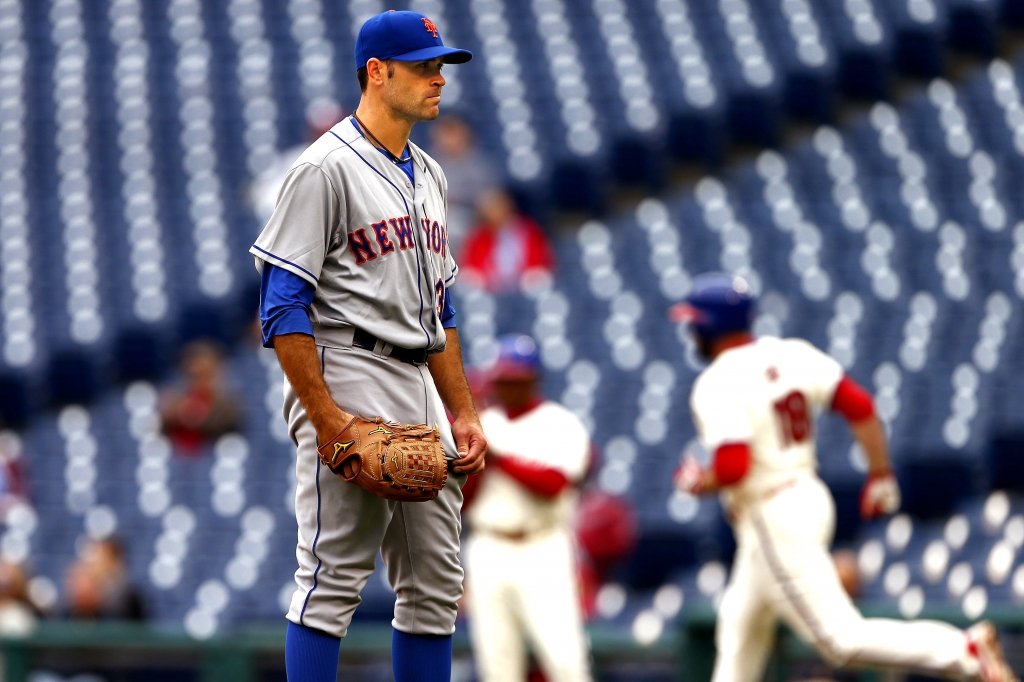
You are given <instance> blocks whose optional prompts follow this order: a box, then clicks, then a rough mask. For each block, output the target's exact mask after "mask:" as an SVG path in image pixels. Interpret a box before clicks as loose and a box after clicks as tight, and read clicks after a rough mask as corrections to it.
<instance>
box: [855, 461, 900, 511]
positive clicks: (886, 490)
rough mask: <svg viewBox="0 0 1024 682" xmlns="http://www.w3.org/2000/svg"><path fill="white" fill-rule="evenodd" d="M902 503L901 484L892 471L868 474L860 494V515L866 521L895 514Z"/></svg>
mask: <svg viewBox="0 0 1024 682" xmlns="http://www.w3.org/2000/svg"><path fill="white" fill-rule="evenodd" d="M900 502H901V497H900V484H899V483H898V482H897V481H896V477H895V476H894V475H893V473H892V471H881V472H877V473H872V474H868V480H867V481H866V482H865V483H864V489H863V490H861V493H860V515H861V516H862V517H863V518H864V519H873V518H876V517H878V516H883V515H886V514H895V513H896V512H898V511H899V509H900Z"/></svg>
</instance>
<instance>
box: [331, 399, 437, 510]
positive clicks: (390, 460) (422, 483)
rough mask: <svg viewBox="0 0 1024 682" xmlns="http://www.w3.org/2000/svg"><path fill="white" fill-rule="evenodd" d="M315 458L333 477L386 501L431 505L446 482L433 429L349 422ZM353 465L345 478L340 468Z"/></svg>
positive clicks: (370, 421) (377, 420)
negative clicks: (351, 462)
mask: <svg viewBox="0 0 1024 682" xmlns="http://www.w3.org/2000/svg"><path fill="white" fill-rule="evenodd" d="M317 452H318V453H319V454H320V461H321V462H323V463H324V466H326V467H327V468H328V469H330V470H331V471H333V472H334V473H335V474H337V475H338V476H341V477H342V478H343V479H344V480H346V481H348V482H349V483H355V484H356V485H358V486H360V487H361V488H365V489H366V490H368V491H370V492H371V493H373V494H374V495H376V496H377V497H383V498H384V499H387V500H397V501H399V502H425V501H427V500H432V499H434V498H435V497H437V494H438V493H439V492H440V491H441V488H443V487H444V484H445V481H447V480H448V460H447V458H446V457H445V456H444V447H443V446H442V445H441V434H440V432H439V431H438V430H437V426H436V425H435V426H434V428H429V427H428V426H427V425H426V424H399V423H397V422H387V421H384V420H383V419H381V418H380V417H373V418H372V419H367V418H365V417H353V418H352V421H350V422H349V423H348V426H346V427H345V428H344V429H342V430H341V433H339V434H338V435H337V436H335V437H334V439H333V440H331V441H330V442H328V443H325V444H324V445H321V446H320V447H319V448H317ZM353 460H358V461H359V464H358V466H357V467H356V469H357V472H356V473H355V474H354V475H352V476H346V475H345V473H344V464H345V463H346V462H350V461H353ZM353 463H354V462H353Z"/></svg>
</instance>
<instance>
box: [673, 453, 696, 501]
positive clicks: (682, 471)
mask: <svg viewBox="0 0 1024 682" xmlns="http://www.w3.org/2000/svg"><path fill="white" fill-rule="evenodd" d="M672 482H673V483H674V484H675V486H676V488H678V489H679V490H682V491H683V492H684V493H689V494H691V495H700V494H701V493H703V492H704V467H702V466H701V465H700V462H698V461H697V460H696V459H695V458H693V457H686V458H684V459H683V463H682V464H680V465H679V468H677V469H676V472H675V474H674V475H673V476H672Z"/></svg>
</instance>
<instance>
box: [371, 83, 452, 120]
mask: <svg viewBox="0 0 1024 682" xmlns="http://www.w3.org/2000/svg"><path fill="white" fill-rule="evenodd" d="M421 92H422V91H420V92H416V91H413V90H411V89H409V88H402V87H399V86H398V85H397V84H396V83H395V82H394V80H392V79H388V82H387V85H386V86H385V88H384V97H385V101H386V102H387V104H388V106H389V107H390V108H391V110H392V111H393V112H394V114H395V116H397V117H399V118H402V119H405V120H406V121H409V122H410V123H420V122H422V121H433V120H434V119H435V118H437V116H438V114H439V113H440V110H439V108H438V105H439V104H440V103H438V104H428V103H427V102H426V99H427V98H428V97H429V96H430V95H427V96H423V95H422V94H421ZM439 94H440V93H438V95H439ZM435 96H437V95H435Z"/></svg>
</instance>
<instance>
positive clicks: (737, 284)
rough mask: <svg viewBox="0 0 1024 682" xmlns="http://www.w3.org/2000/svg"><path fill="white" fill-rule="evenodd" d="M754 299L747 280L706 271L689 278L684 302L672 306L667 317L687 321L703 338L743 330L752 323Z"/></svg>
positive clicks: (748, 327) (711, 337) (747, 328)
mask: <svg viewBox="0 0 1024 682" xmlns="http://www.w3.org/2000/svg"><path fill="white" fill-rule="evenodd" d="M754 304H755V299H754V295H753V293H751V291H750V285H749V284H748V283H747V280H745V279H743V278H742V277H738V276H734V275H726V274H723V273H720V272H710V273H706V274H703V275H698V276H697V277H694V278H693V288H692V289H691V290H690V294H689V295H688V296H687V297H686V301H684V302H683V303H680V304H678V305H675V306H673V307H672V310H671V317H672V319H673V320H675V321H676V322H687V323H689V325H690V326H691V328H693V330H694V331H696V332H697V333H698V334H700V335H701V336H703V337H704V338H708V339H713V338H715V337H718V336H721V335H723V334H728V333H729V332H738V331H747V330H749V329H750V326H751V324H753V318H754Z"/></svg>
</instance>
